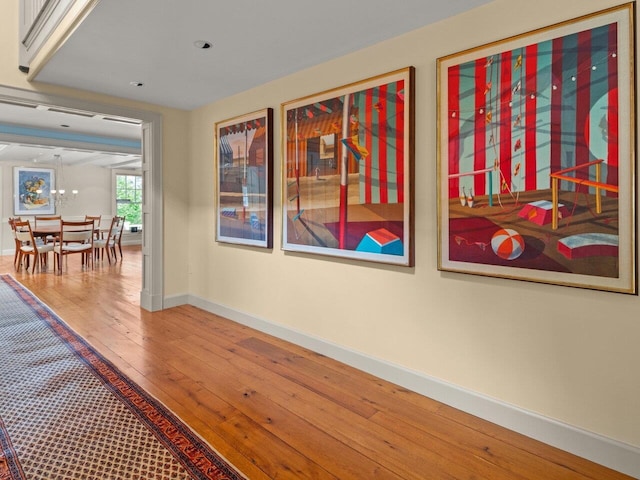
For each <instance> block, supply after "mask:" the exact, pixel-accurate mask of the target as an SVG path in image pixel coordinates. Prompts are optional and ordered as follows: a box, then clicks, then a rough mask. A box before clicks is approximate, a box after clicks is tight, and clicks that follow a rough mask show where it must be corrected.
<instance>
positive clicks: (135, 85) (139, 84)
mask: <svg viewBox="0 0 640 480" xmlns="http://www.w3.org/2000/svg"><path fill="white" fill-rule="evenodd" d="M129 85H132V86H134V87H141V86H143V85H144V83H142V82H129Z"/></svg>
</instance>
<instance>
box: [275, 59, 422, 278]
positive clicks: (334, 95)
mask: <svg viewBox="0 0 640 480" xmlns="http://www.w3.org/2000/svg"><path fill="white" fill-rule="evenodd" d="M282 122H283V126H282V135H283V143H282V144H283V152H282V155H283V161H282V209H283V220H282V229H283V231H282V248H283V250H285V251H292V252H303V253H311V254H318V255H327V256H333V257H341V258H348V259H355V260H365V261H371V262H380V263H388V264H395V265H401V266H412V265H413V262H414V239H413V228H414V227H413V215H414V213H413V198H414V191H413V172H414V158H413V157H414V68H413V67H407V68H404V69H401V70H397V71H394V72H390V73H387V74H383V75H380V76H377V77H374V78H369V79H366V80H363V81H359V82H357V83H354V84H350V85H346V86H343V87H340V88H335V89H333V90H329V91H326V92H323V93H318V94H314V95H310V96H308V97H304V98H301V99H298V100H293V101H290V102H287V103H284V104H282Z"/></svg>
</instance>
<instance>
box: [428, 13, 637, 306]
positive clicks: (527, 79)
mask: <svg viewBox="0 0 640 480" xmlns="http://www.w3.org/2000/svg"><path fill="white" fill-rule="evenodd" d="M633 20H634V12H633V4H631V3H629V4H626V5H622V6H619V7H615V8H611V9H608V10H604V11H600V12H596V13H593V14H591V15H587V16H584V17H581V18H577V19H574V20H571V21H567V22H564V23H560V24H556V25H553V26H550V27H547V28H543V29H540V30H536V31H533V32H529V33H526V34H523V35H518V36H516V37H512V38H508V39H506V40H502V41H499V42H496V43H492V44H489V45H484V46H481V47H477V48H473V49H470V50H467V51H464V52H460V53H456V54H453V55H449V56H447V57H443V58H440V59H438V62H437V74H438V127H439V133H438V212H439V216H438V227H439V228H438V230H439V242H438V268H439V269H440V270H443V271H452V272H464V273H471V274H479V275H488V276H494V277H503V278H510V279H518V280H528V281H534V282H541V283H548V284H554V285H566V286H574V287H583V288H590V289H594V290H603V291H611V292H621V293H631V294H636V293H637V287H636V283H637V272H636V269H637V259H636V255H637V246H636V218H635V217H636V215H635V205H636V191H635V184H636V179H635V168H636V152H635V129H636V126H635V92H634V90H635V79H634V67H633V66H634V61H635V53H634V36H635V35H634V26H633Z"/></svg>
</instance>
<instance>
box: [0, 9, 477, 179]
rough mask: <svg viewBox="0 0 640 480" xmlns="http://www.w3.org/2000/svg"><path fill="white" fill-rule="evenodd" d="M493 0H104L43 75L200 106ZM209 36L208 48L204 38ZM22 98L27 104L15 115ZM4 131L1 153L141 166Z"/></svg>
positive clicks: (133, 131)
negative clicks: (37, 143) (38, 144)
mask: <svg viewBox="0 0 640 480" xmlns="http://www.w3.org/2000/svg"><path fill="white" fill-rule="evenodd" d="M489 1H490V0H399V1H395V2H391V1H389V0H323V1H322V2H312V1H311V0H271V1H264V0H235V1H232V2H218V1H211V0H182V1H177V0H162V1H158V0H135V1H134V0H109V1H99V2H98V3H97V5H96V6H95V8H94V9H93V10H92V11H91V13H90V14H89V15H88V17H87V18H86V19H85V20H84V21H83V22H82V23H81V24H80V25H79V26H78V28H77V29H76V30H75V31H74V33H73V34H72V35H71V36H70V38H69V39H68V40H67V41H66V42H65V43H64V45H62V47H61V48H60V49H59V50H58V51H57V52H56V53H55V55H54V56H53V57H52V58H51V59H50V60H49V61H48V62H47V63H46V64H45V65H44V67H43V68H42V69H41V70H40V71H39V72H38V74H37V76H36V78H35V80H36V81H38V82H44V83H50V84H55V85H60V86H65V87H72V88H76V89H80V90H88V91H94V92H98V93H103V94H108V95H113V96H116V97H122V98H127V99H131V100H138V101H144V102H149V103H153V104H157V105H163V106H167V107H172V108H177V109H183V110H193V109H195V108H198V107H200V106H203V105H206V104H209V103H212V102H214V101H216V100H219V99H221V98H225V97H228V96H231V95H234V94H237V93H240V92H242V91H245V90H248V89H251V88H253V87H256V86H258V85H261V84H264V83H267V82H270V81H272V80H275V79H278V78H281V77H284V76H286V75H289V74H291V73H293V72H296V71H299V70H302V69H305V68H308V67H311V66H314V65H318V64H320V63H323V62H325V61H328V60H330V59H332V58H337V57H340V56H343V55H346V54H348V53H350V52H354V51H356V50H359V49H362V48H364V47H367V46H369V45H373V44H375V43H378V42H381V41H384V40H387V39H389V38H392V37H395V36H398V35H401V34H403V33H406V32H408V31H411V30H414V29H417V28H420V27H422V26H424V25H427V24H430V23H433V22H437V21H439V20H442V19H444V18H447V17H450V16H453V15H456V14H458V13H461V12H463V11H466V10H470V9H472V8H475V7H477V6H479V5H482V4H485V3H488V2H489ZM198 42H200V43H198ZM204 42H207V43H208V44H209V45H210V48H201V45H202V43H204ZM416 48H419V46H417V47H416ZM16 68H17V66H16ZM380 73H384V72H380ZM139 84H141V85H139ZM9 107H12V106H8V105H5V104H1V103H0V125H2V124H4V123H5V122H9V123H14V124H15V123H17V122H20V124H21V125H22V126H34V125H37V126H38V128H41V129H47V130H48V129H53V130H55V131H58V132H59V131H62V132H65V134H67V136H68V135H69V134H72V133H81V134H84V135H91V136H93V137H94V138H93V140H96V138H95V137H106V138H108V139H112V138H124V139H127V140H131V138H137V139H139V138H140V136H139V135H140V127H139V125H132V124H128V125H127V124H118V122H113V121H105V120H104V119H102V118H99V117H93V116H86V115H85V116H84V117H83V116H78V115H68V114H64V113H60V112H56V111H51V110H47V109H46V108H45V107H40V108H34V106H30V107H28V108H25V107H18V106H15V108H9ZM19 108H22V110H23V111H21V113H19V114H18V115H17V116H16V110H15V109H19ZM61 125H69V126H68V127H61ZM23 133H24V131H23ZM60 135H61V134H60ZM5 138H6V136H5V135H3V133H2V131H0V148H2V146H1V144H2V143H5V144H8V143H11V144H10V146H8V147H5V148H4V149H3V150H1V151H0V161H2V160H7V159H8V157H11V158H12V159H14V160H15V159H17V158H19V159H20V160H21V161H29V160H31V161H32V160H33V159H34V158H36V159H37V158H38V157H46V156H48V155H50V156H51V158H53V154H55V153H59V154H61V155H63V158H64V159H65V163H66V162H67V161H68V162H75V163H76V164H82V163H88V164H96V165H101V166H109V165H111V166H113V165H116V164H118V163H120V164H123V162H130V163H124V165H123V166H129V167H132V166H139V162H138V163H137V164H136V163H135V162H132V160H134V159H133V158H132V157H127V158H123V156H122V155H124V154H125V153H126V154H127V155H131V152H130V151H126V152H122V151H119V152H114V151H113V148H111V151H105V150H104V148H87V149H86V150H87V152H84V154H83V155H81V153H80V152H77V151H76V152H73V151H60V152H53V151H52V149H51V148H44V149H38V148H34V147H33V146H30V147H25V146H19V145H18V144H19V143H20V142H7V141H5V142H3V139H5ZM26 143H27V142H22V143H21V144H22V145H25V144H26ZM32 143H33V142H32ZM89 143H90V142H89ZM89 143H85V144H84V145H82V144H81V145H79V144H78V142H76V143H75V144H74V145H73V148H74V149H75V150H82V148H78V147H79V146H84V147H89ZM109 143H110V144H111V147H113V145H112V143H113V142H109ZM44 146H45V147H47V146H51V145H44ZM56 148H58V149H60V148H63V145H61V144H60V143H59V144H58V145H57V146H56ZM114 153H117V154H119V155H114ZM67 159H68V160H67ZM138 160H139V159H138ZM36 161H37V160H36Z"/></svg>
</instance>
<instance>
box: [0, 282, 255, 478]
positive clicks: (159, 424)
mask: <svg viewBox="0 0 640 480" xmlns="http://www.w3.org/2000/svg"><path fill="white" fill-rule="evenodd" d="M0 281H1V282H2V283H4V284H6V285H7V286H9V287H10V288H11V289H12V290H13V291H14V292H15V293H16V294H17V295H18V297H19V298H20V299H21V300H22V301H23V303H24V305H25V306H26V307H28V308H30V309H31V310H32V311H33V312H34V313H35V314H36V315H37V317H38V319H40V320H41V321H42V323H43V325H44V326H46V327H48V328H49V329H50V330H51V331H52V332H53V333H54V335H55V336H56V337H57V338H58V339H59V340H60V341H61V342H62V343H63V344H64V345H65V346H66V347H67V348H68V349H69V351H70V352H71V353H72V354H73V355H74V356H75V357H76V358H77V359H78V360H80V362H81V363H82V364H83V365H85V366H86V368H87V370H88V371H89V372H90V373H92V374H93V375H95V376H96V377H97V378H98V379H99V380H100V381H101V382H102V383H103V384H104V386H105V387H106V388H107V389H108V390H109V391H111V392H112V393H113V394H114V395H115V396H116V398H117V399H118V400H119V401H121V402H122V403H123V404H124V405H125V406H126V408H127V409H129V410H130V411H131V412H132V413H133V415H135V416H136V417H137V418H138V419H139V421H140V422H141V423H142V424H143V425H145V426H146V428H147V429H148V430H149V431H150V432H151V433H152V434H153V436H155V437H156V438H157V439H158V441H159V442H160V443H162V444H163V445H164V446H165V448H167V450H169V451H170V452H171V453H172V455H173V456H174V457H175V458H176V460H177V461H178V462H179V463H180V464H181V465H182V466H183V467H184V468H185V470H186V471H187V472H188V473H189V474H190V475H191V477H192V478H193V479H198V480H200V479H202V480H211V479H214V480H240V479H244V478H245V477H244V476H242V474H240V473H239V472H237V471H236V470H235V469H234V468H233V467H232V466H231V465H230V464H229V463H228V462H227V461H226V460H224V459H223V458H222V456H221V455H220V454H218V453H217V452H215V450H214V449H213V448H212V447H211V446H209V445H208V444H207V443H206V442H205V441H204V440H202V439H201V438H200V437H198V436H197V434H195V433H194V432H193V431H192V430H190V428H189V427H187V426H186V425H185V424H184V423H183V422H182V421H181V420H180V419H179V418H178V417H177V416H176V415H174V414H173V413H172V412H171V411H169V409H168V408H166V407H165V406H164V405H162V404H161V403H160V402H159V401H158V400H156V399H155V398H153V397H152V396H151V395H150V394H149V393H147V392H146V391H145V390H143V389H142V388H141V387H140V386H139V385H137V384H136V383H134V382H133V381H132V380H131V379H129V378H128V377H127V376H126V375H125V374H124V373H122V372H121V371H120V370H119V369H118V368H117V367H116V366H115V365H113V364H112V363H111V362H110V361H108V360H107V359H106V358H105V357H103V356H102V355H101V354H100V353H98V352H97V351H96V350H95V349H94V348H93V347H92V346H91V345H89V344H88V343H87V342H86V341H85V340H84V339H83V338H82V337H80V336H79V335H78V334H77V333H75V332H74V331H73V330H72V329H71V328H70V327H69V326H68V325H66V324H65V323H64V321H63V320H62V319H61V318H60V317H58V316H57V315H56V314H55V313H54V312H53V311H52V310H51V309H50V308H49V307H47V306H46V305H45V304H44V303H43V302H42V301H41V300H40V299H38V298H37V297H36V296H35V295H34V294H33V293H31V292H30V291H29V290H28V289H27V288H25V287H24V286H23V285H22V284H20V283H19V282H18V281H17V280H15V279H14V278H13V277H12V276H11V275H6V274H4V275H0ZM0 286H1V285H0ZM1 413H2V412H0V416H1ZM24 478H26V477H25V475H24V472H23V471H22V468H21V466H20V459H19V458H17V456H16V452H15V450H14V449H13V447H12V445H11V439H10V437H9V434H8V432H7V430H6V428H5V425H4V423H3V421H2V419H1V418H0V480H17V479H20V480H21V479H24Z"/></svg>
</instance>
